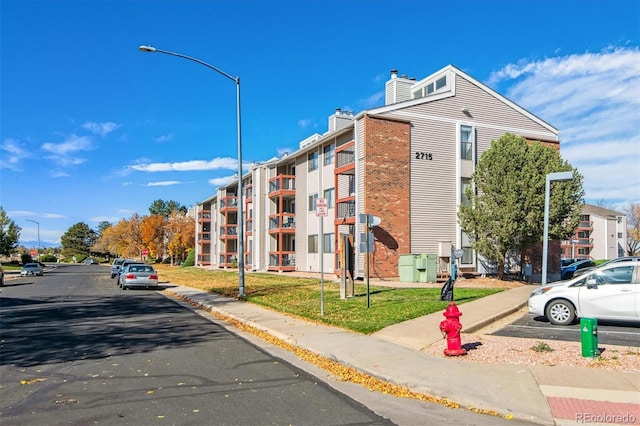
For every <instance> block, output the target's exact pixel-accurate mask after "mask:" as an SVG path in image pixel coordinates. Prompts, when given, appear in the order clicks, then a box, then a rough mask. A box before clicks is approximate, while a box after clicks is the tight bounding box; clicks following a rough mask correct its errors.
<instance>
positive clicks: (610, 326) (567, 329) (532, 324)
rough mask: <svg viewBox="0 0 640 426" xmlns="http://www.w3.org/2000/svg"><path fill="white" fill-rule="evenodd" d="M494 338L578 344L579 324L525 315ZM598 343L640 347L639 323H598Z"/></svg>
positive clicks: (497, 331) (506, 326)
mask: <svg viewBox="0 0 640 426" xmlns="http://www.w3.org/2000/svg"><path fill="white" fill-rule="evenodd" d="M491 334H492V335H494V336H504V337H521V338H530V339H541V340H565V341H571V342H580V323H579V322H576V323H574V324H572V325H568V326H559V325H553V324H551V323H549V322H548V321H547V320H546V319H545V318H543V317H538V316H535V315H533V314H530V313H525V314H524V315H522V316H520V317H519V318H518V319H516V320H514V321H513V322H511V323H509V324H507V325H505V326H503V327H501V328H500V329H498V330H496V331H494V332H493V333H491ZM598 342H599V343H601V344H608V345H617V346H634V347H638V346H640V322H635V323H632V322H615V321H598Z"/></svg>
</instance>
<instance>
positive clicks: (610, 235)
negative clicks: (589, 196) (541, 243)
mask: <svg viewBox="0 0 640 426" xmlns="http://www.w3.org/2000/svg"><path fill="white" fill-rule="evenodd" d="M626 247H627V216H626V215H625V214H624V213H619V212H616V211H613V210H609V209H605V208H603V207H598V206H594V205H591V204H585V205H584V207H583V209H582V212H581V213H580V224H579V225H578V227H577V228H576V232H575V234H574V235H573V237H572V238H571V239H570V240H567V241H563V242H562V244H561V249H562V253H563V257H566V258H581V259H614V258H616V257H621V256H624V255H625V254H626Z"/></svg>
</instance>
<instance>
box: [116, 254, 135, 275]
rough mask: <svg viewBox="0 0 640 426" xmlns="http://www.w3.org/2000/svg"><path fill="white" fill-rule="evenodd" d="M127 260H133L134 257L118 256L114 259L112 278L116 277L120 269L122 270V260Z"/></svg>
mask: <svg viewBox="0 0 640 426" xmlns="http://www.w3.org/2000/svg"><path fill="white" fill-rule="evenodd" d="M125 260H133V259H124V258H117V259H114V260H113V263H112V264H111V278H114V277H115V276H116V275H118V271H119V270H120V265H122V262H124V261H125Z"/></svg>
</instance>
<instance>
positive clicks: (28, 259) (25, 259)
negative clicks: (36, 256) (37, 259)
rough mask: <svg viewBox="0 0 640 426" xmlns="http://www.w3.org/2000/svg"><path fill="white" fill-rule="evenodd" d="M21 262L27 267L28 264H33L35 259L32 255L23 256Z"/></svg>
mask: <svg viewBox="0 0 640 426" xmlns="http://www.w3.org/2000/svg"><path fill="white" fill-rule="evenodd" d="M20 260H21V261H22V264H23V265H25V264H27V263H31V262H33V257H31V255H30V254H26V253H25V254H23V255H21V256H20Z"/></svg>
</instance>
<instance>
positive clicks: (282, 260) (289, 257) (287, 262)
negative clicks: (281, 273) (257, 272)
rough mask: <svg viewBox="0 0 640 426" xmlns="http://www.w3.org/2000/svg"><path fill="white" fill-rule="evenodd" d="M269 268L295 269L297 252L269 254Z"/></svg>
mask: <svg viewBox="0 0 640 426" xmlns="http://www.w3.org/2000/svg"><path fill="white" fill-rule="evenodd" d="M269 266H272V267H295V266H296V254H295V252H281V253H280V252H278V253H269Z"/></svg>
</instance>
